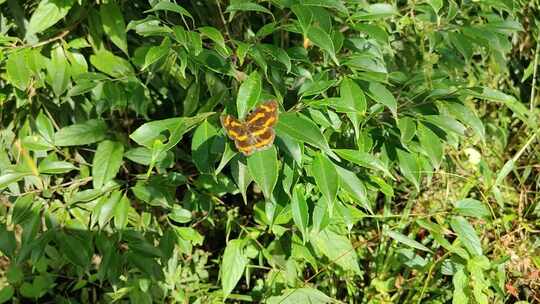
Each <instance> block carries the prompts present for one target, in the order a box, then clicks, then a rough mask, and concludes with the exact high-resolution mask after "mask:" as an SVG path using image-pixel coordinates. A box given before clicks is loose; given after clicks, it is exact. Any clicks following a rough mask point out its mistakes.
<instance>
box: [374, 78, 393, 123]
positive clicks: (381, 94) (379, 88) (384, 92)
mask: <svg viewBox="0 0 540 304" xmlns="http://www.w3.org/2000/svg"><path fill="white" fill-rule="evenodd" d="M368 95H369V96H370V97H371V98H372V99H373V100H375V101H376V102H378V103H380V104H382V105H384V106H386V107H387V108H388V109H390V112H392V115H393V116H394V118H397V101H396V99H395V98H394V95H392V93H391V92H390V91H388V89H387V88H386V87H385V86H384V85H382V84H380V83H378V82H370V83H369V92H368Z"/></svg>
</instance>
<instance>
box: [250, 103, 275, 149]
mask: <svg viewBox="0 0 540 304" xmlns="http://www.w3.org/2000/svg"><path fill="white" fill-rule="evenodd" d="M277 119H278V104H277V102H276V101H274V100H271V101H267V102H265V103H263V104H261V105H260V106H258V107H257V108H255V110H253V112H251V113H250V114H249V115H248V117H247V118H246V122H245V123H246V127H247V131H248V134H249V135H251V136H253V140H254V143H253V145H254V148H255V150H263V149H266V148H268V147H269V146H271V145H272V143H273V142H274V139H275V137H276V133H275V132H274V129H273V126H274V125H275V124H276V122H277Z"/></svg>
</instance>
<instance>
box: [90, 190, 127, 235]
mask: <svg viewBox="0 0 540 304" xmlns="http://www.w3.org/2000/svg"><path fill="white" fill-rule="evenodd" d="M121 199H122V192H121V191H120V190H115V191H114V192H113V193H111V195H110V196H109V197H108V198H106V197H102V199H101V200H100V203H98V205H96V207H95V209H94V213H93V214H92V217H94V216H96V211H97V217H98V218H97V222H98V224H99V227H105V225H107V223H109V221H110V220H111V219H112V217H113V215H114V213H115V210H116V206H117V205H118V203H119V202H120V200H121Z"/></svg>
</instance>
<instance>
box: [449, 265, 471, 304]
mask: <svg viewBox="0 0 540 304" xmlns="http://www.w3.org/2000/svg"><path fill="white" fill-rule="evenodd" d="M452 284H453V285H454V293H453V296H452V304H461V303H470V301H469V296H468V295H467V294H468V291H467V290H468V289H469V279H468V278H467V275H466V274H465V271H464V270H463V267H461V268H460V269H458V271H457V272H456V273H455V274H454V276H453V277H452Z"/></svg>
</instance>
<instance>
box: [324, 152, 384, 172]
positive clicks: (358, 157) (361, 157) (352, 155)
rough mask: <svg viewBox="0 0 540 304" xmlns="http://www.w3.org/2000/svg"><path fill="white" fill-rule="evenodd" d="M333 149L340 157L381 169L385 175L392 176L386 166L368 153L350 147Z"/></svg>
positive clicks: (370, 167) (365, 166) (364, 165)
mask: <svg viewBox="0 0 540 304" xmlns="http://www.w3.org/2000/svg"><path fill="white" fill-rule="evenodd" d="M333 151H334V152H336V153H337V155H339V156H340V157H342V158H344V159H346V160H348V161H350V162H352V163H355V164H357V165H359V166H362V167H364V168H369V169H373V170H379V171H382V172H383V173H384V174H385V175H386V176H388V177H391V178H392V174H391V173H390V171H389V170H388V166H386V164H385V163H383V162H382V161H380V160H379V159H378V158H376V157H375V156H373V155H371V154H369V153H366V152H362V151H359V150H351V149H334V150H333Z"/></svg>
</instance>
